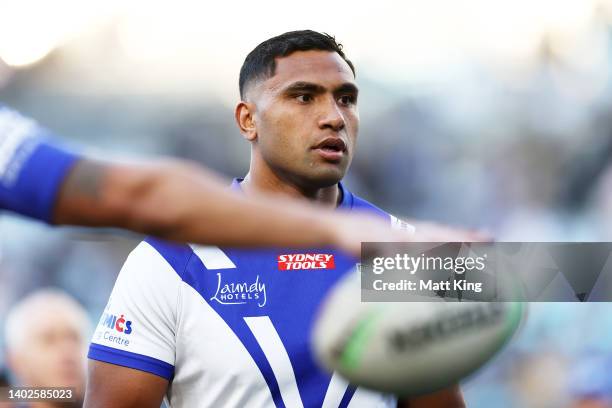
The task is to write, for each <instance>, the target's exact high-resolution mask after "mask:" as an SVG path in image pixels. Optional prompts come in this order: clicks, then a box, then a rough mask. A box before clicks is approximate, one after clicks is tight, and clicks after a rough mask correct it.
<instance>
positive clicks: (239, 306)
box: [89, 181, 400, 408]
mask: <svg viewBox="0 0 612 408" xmlns="http://www.w3.org/2000/svg"><path fill="white" fill-rule="evenodd" d="M234 187H235V188H239V182H238V181H235V182H234ZM340 188H341V190H342V193H343V194H342V197H343V198H342V203H341V204H340V206H339V208H340V209H341V210H348V211H351V210H365V211H370V212H374V213H376V214H379V215H380V216H381V217H386V218H387V219H389V222H390V223H392V224H393V223H395V224H397V225H400V222H399V220H397V219H396V218H395V217H392V216H390V215H388V214H386V213H385V212H383V211H382V210H380V209H378V208H377V207H375V206H373V205H372V204H370V203H368V202H366V201H364V200H362V199H360V198H358V197H356V196H354V195H353V194H351V193H350V192H349V191H348V190H347V189H345V188H344V187H343V186H342V185H340ZM262 233H265V231H262ZM355 262H356V260H355V259H354V258H351V257H349V256H347V255H346V254H344V253H342V252H340V251H335V250H333V249H329V248H323V249H309V250H288V249H269V250H245V249H235V248H218V247H203V246H195V245H178V244H171V243H167V242H164V241H161V240H157V239H151V238H149V239H147V240H145V241H144V242H143V243H141V244H140V245H139V246H138V247H137V248H136V249H135V250H134V251H133V252H132V253H131V254H130V256H129V257H128V259H127V261H126V263H125V265H124V266H123V268H122V270H121V272H120V274H119V276H118V278H117V281H116V283H115V287H114V289H113V291H112V294H111V297H110V300H109V302H108V304H107V306H106V309H105V310H104V313H103V315H102V317H101V319H100V321H99V324H98V326H97V328H96V331H95V333H94V336H93V340H92V343H91V345H90V349H89V358H90V359H94V360H99V361H103V362H107V363H111V364H116V365H121V366H125V367H130V368H134V369H137V370H142V371H146V372H149V373H153V374H156V375H158V376H161V377H163V378H166V379H168V380H169V381H170V385H169V388H168V392H167V395H166V399H167V402H168V403H169V404H170V406H172V407H173V408H182V407H214V408H217V407H274V406H276V407H333V408H336V407H391V406H395V404H396V401H395V398H394V397H392V396H389V395H382V394H378V393H374V392H371V391H367V390H364V389H360V388H358V389H355V388H354V387H352V386H350V385H349V384H347V383H346V382H345V381H344V380H343V379H342V378H340V377H339V376H337V375H333V376H331V375H329V374H327V373H324V372H323V371H321V370H320V369H319V368H318V367H317V366H316V364H315V362H314V360H313V356H312V352H311V349H310V345H309V338H310V329H311V325H312V323H313V319H314V317H315V316H314V315H315V312H316V310H317V307H318V305H319V303H320V302H321V300H322V298H323V296H324V295H325V293H326V292H327V291H328V289H329V288H330V287H331V286H332V285H333V284H334V283H336V282H337V281H338V279H339V278H340V277H341V276H342V275H343V274H344V273H346V272H347V271H349V270H350V269H352V268H353V267H354V265H355Z"/></svg>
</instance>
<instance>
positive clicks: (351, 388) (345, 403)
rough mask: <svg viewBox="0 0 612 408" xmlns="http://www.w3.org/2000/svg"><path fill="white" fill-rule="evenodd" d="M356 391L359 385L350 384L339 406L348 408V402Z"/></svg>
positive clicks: (339, 407)
mask: <svg viewBox="0 0 612 408" xmlns="http://www.w3.org/2000/svg"><path fill="white" fill-rule="evenodd" d="M355 391H357V387H355V386H354V385H349V386H348V388H347V389H346V392H345V393H344V395H343V396H342V401H340V405H338V408H347V407H348V404H350V402H351V399H352V398H353V395H355Z"/></svg>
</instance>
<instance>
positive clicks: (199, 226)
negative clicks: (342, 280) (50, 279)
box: [0, 105, 409, 254]
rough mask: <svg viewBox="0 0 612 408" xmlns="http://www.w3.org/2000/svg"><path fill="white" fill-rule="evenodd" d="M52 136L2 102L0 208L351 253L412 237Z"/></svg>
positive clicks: (366, 219) (193, 171) (171, 236)
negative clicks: (86, 153) (64, 143)
mask: <svg viewBox="0 0 612 408" xmlns="http://www.w3.org/2000/svg"><path fill="white" fill-rule="evenodd" d="M50 136H51V135H50V133H49V132H48V131H47V130H46V129H44V128H42V127H41V126H39V125H38V124H37V123H35V122H34V121H32V120H31V119H29V118H26V117H24V116H22V115H21V114H19V113H17V112H15V111H14V110H11V109H8V108H6V107H3V106H1V105H0V210H3V209H4V210H9V211H13V212H16V213H19V214H22V215H25V216H28V217H31V218H35V219H38V220H41V221H44V222H47V223H51V224H58V225H59V224H70V225H82V226H95V227H119V228H125V229H129V230H132V231H135V232H139V233H144V234H148V235H155V236H158V237H161V238H164V239H168V240H175V241H182V242H195V243H202V244H216V245H232V246H243V245H256V246H270V245H276V246H296V247H297V246H313V245H332V246H337V247H339V248H342V249H344V250H347V251H350V252H351V253H354V254H358V253H359V250H360V245H361V242H362V241H374V242H375V241H390V240H398V241H401V240H406V239H408V238H409V237H408V236H407V235H406V234H402V233H398V232H391V233H390V232H389V228H388V226H387V225H385V224H384V223H381V222H380V221H379V220H376V219H374V218H373V217H371V216H367V215H364V216H359V217H358V216H352V215H347V216H342V217H339V216H337V215H334V214H333V213H331V212H330V211H323V210H322V209H316V208H314V207H313V206H310V205H305V204H303V203H299V202H297V201H295V200H288V199H285V198H282V197H273V198H270V197H267V196H261V197H260V196H258V197H249V198H246V197H244V195H242V194H237V193H236V192H232V191H230V190H229V189H228V188H227V186H226V185H225V184H224V182H223V181H222V180H221V179H220V178H219V177H218V176H217V175H215V174H214V173H212V172H210V171H208V170H206V169H204V168H202V167H200V166H197V165H195V164H193V163H189V162H184V161H179V160H159V161H150V162H144V163H140V164H137V163H112V162H103V161H99V160H93V159H90V158H87V157H83V156H82V155H79V154H76V153H74V152H71V151H69V150H67V149H64V148H62V147H59V146H58V145H57V144H56V143H54V142H53V138H52V137H50ZM264 231H265V233H263V232H264Z"/></svg>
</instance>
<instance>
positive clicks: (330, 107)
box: [319, 97, 345, 132]
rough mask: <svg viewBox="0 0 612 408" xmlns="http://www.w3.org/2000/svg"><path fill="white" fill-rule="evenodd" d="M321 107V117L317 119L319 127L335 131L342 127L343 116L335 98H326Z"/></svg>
mask: <svg viewBox="0 0 612 408" xmlns="http://www.w3.org/2000/svg"><path fill="white" fill-rule="evenodd" d="M322 109H323V111H322V112H321V118H320V119H319V127H320V128H321V129H326V128H329V129H332V130H333V131H335V132H339V131H341V130H342V129H344V125H345V123H344V116H343V115H342V111H341V110H340V107H339V106H338V104H337V103H336V100H335V98H333V97H330V98H326V100H325V103H324V106H323V107H322Z"/></svg>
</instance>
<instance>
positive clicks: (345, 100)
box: [338, 95, 356, 106]
mask: <svg viewBox="0 0 612 408" xmlns="http://www.w3.org/2000/svg"><path fill="white" fill-rule="evenodd" d="M355 99H356V98H355V97H354V96H353V95H342V96H341V97H340V98H339V99H338V101H339V102H340V104H341V105H345V106H348V105H352V104H354V103H355Z"/></svg>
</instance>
